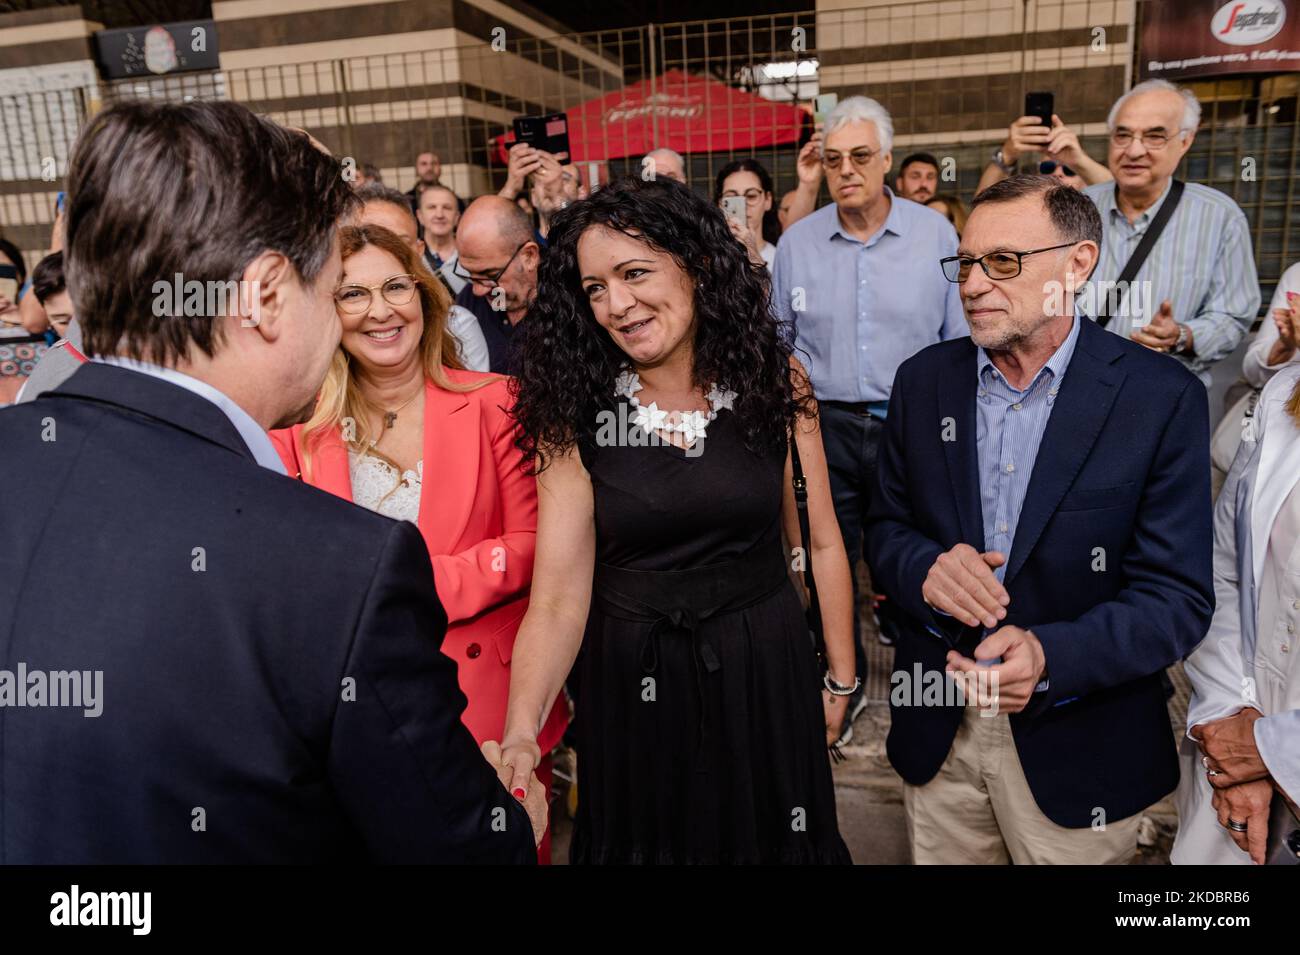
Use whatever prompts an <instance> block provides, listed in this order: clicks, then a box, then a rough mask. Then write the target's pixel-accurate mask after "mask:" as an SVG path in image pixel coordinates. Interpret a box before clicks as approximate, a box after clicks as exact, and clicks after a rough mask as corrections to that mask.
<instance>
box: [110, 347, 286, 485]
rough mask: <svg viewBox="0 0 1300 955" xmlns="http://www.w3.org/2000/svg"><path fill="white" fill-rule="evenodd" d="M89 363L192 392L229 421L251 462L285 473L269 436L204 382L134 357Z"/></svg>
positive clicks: (282, 463) (244, 413) (226, 398)
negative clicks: (118, 369)
mask: <svg viewBox="0 0 1300 955" xmlns="http://www.w3.org/2000/svg"><path fill="white" fill-rule="evenodd" d="M91 361H97V362H100V363H101V364H104V365H115V366H116V367H118V368H126V369H128V370H130V371H138V372H139V373H140V374H142V375H149V376H151V377H153V378H161V379H162V380H163V381H169V382H171V383H172V384H173V385H177V386H179V387H181V388H184V389H185V390H186V391H190V392H193V393H194V394H196V395H198V396H199V397H200V398H206V399H207V400H208V401H211V402H212V403H213V404H214V405H216V406H217V407H218V408H220V409H221V412H222V414H224V415H225V416H226V417H227V418H229V419H230V423H231V424H232V425H234V426H235V430H236V431H238V432H239V436H240V437H241V438H243V439H244V444H246V445H247V446H248V450H249V451H251V452H252V453H253V459H254V460H255V461H257V463H258V464H260V465H261V466H262V467H264V468H266V469H267V470H269V471H275V472H276V473H277V474H285V473H287V472H286V471H285V469H284V462H283V461H281V460H280V455H279V454H277V453H276V450H275V445H274V444H272V443H271V438H270V436H269V435H267V433H266V432H265V431H263V430H262V426H261V425H259V424H258V423H257V422H256V421H254V420H253V419H252V418H251V417H250V416H249V414H248V412H247V411H245V410H244V409H243V408H241V407H239V405H237V404H235V403H234V402H233V401H231V400H230V398H229V397H228V396H227V395H225V394H224V393H223V392H221V391H218V390H217V389H216V388H213V387H212V386H211V385H209V384H208V383H207V382H205V381H199V379H197V378H193V377H191V376H190V375H187V374H185V373H183V372H179V371H177V370H176V369H175V368H165V367H163V366H162V365H155V364H152V363H150V362H146V361H137V360H135V359H134V358H122V357H120V356H118V355H105V356H97V357H95V358H92V359H91Z"/></svg>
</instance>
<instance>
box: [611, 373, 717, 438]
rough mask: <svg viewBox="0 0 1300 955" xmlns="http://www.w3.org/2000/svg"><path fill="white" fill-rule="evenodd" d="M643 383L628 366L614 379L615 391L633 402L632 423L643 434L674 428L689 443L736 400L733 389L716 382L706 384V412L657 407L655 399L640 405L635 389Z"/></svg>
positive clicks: (701, 434)
mask: <svg viewBox="0 0 1300 955" xmlns="http://www.w3.org/2000/svg"><path fill="white" fill-rule="evenodd" d="M643 387H645V386H644V385H642V384H641V377H640V376H639V375H638V374H637V373H636V372H635V371H633V370H632V369H631V368H624V369H623V371H622V372H621V373H620V374H619V376H618V378H617V379H615V381H614V394H615V395H616V396H618V395H622V396H623V397H625V398H627V400H628V403H629V404H631V405H632V409H633V411H634V412H635V414H634V415H633V417H632V423H633V424H634V425H637V426H638V427H640V428H642V429H644V430H645V432H646V434H650V433H652V432H655V431H676V432H678V433H680V434H681V436H682V437H683V438H684V439H685V440H686V443H687V444H688V445H689V444H694V443H695V440H696V439H697V438H702V437H704V433H705V431H707V430H708V427H709V422H710V421H712V420H713V419H714V418H716V417H717V416H718V412H719V411H721V410H722V409H723V408H726V409H727V410H728V411H734V410H735V408H733V407H732V403H733V402H734V401H735V400H736V393H735V392H734V391H723V390H722V389H721V388H719V387H718V386H717V385H716V384H715V385H710V386H709V393H708V395H707V398H708V399H709V413H708V414H704V413H703V412H700V411H660V410H659V405H658V403H657V402H654V401H652V402H650V404H649V405H645V406H642V404H641V402H640V401H638V400H637V397H636V393H637V392H638V391H640V390H641V389H642V388H643Z"/></svg>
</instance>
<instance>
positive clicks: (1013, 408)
mask: <svg viewBox="0 0 1300 955" xmlns="http://www.w3.org/2000/svg"><path fill="white" fill-rule="evenodd" d="M1079 322H1080V318H1079V316H1077V315H1076V316H1075V319H1074V324H1073V325H1072V326H1071V328H1070V334H1069V335H1067V336H1066V338H1065V341H1063V342H1061V345H1060V347H1059V348H1057V349H1056V351H1055V353H1053V355H1052V357H1051V358H1049V359H1048V361H1047V364H1045V365H1044V366H1043V367H1042V368H1040V369H1039V371H1038V374H1036V375H1035V376H1034V380H1033V381H1031V382H1030V383H1029V384H1028V386H1026V387H1025V389H1024V390H1023V391H1017V390H1016V389H1015V388H1013V387H1012V386H1011V383H1010V382H1009V381H1007V379H1006V378H1004V377H1003V375H1002V372H1000V371H998V370H997V368H995V367H994V365H993V362H992V360H991V359H990V358H989V355H988V352H986V351H985V350H984V349H983V348H980V349H979V350H978V351H977V352H976V357H975V367H976V369H977V370H978V391H977V392H976V401H975V447H976V450H977V454H978V460H979V478H980V511H981V512H982V514H983V518H984V550H986V551H988V550H995V551H999V552H1000V553H1002V554H1003V555H1005V556H1006V558H1007V561H1006V563H1003V565H1002V566H1001V567H999V568H997V569H996V570H995V571H994V574H996V576H997V578H998V580H1001V579H1002V576H1003V574H1005V573H1006V570H1007V565H1008V564H1009V563H1010V561H1011V542H1012V541H1013V540H1015V538H1016V525H1017V524H1019V523H1020V509H1021V508H1022V507H1023V506H1024V503H1025V492H1026V491H1027V490H1028V489H1029V477H1030V475H1031V474H1032V473H1033V471H1034V460H1035V459H1036V458H1037V457H1038V446H1039V445H1040V444H1041V443H1042V441H1043V432H1044V431H1046V430H1047V419H1048V418H1050V417H1051V414H1052V405H1053V404H1054V403H1055V402H1056V393H1057V391H1058V390H1059V389H1060V387H1061V382H1062V380H1063V379H1064V378H1065V370H1066V368H1067V367H1068V366H1069V364H1070V359H1071V358H1072V357H1073V355H1074V346H1075V343H1076V342H1078V340H1079Z"/></svg>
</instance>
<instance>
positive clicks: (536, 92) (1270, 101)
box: [0, 0, 1300, 302]
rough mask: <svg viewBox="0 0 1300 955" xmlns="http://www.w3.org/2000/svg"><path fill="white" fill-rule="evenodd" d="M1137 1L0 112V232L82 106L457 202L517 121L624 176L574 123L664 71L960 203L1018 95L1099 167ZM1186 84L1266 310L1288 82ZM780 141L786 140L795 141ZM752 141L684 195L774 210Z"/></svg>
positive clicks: (37, 230)
mask: <svg viewBox="0 0 1300 955" xmlns="http://www.w3.org/2000/svg"><path fill="white" fill-rule="evenodd" d="M864 2H868V3H870V0H864ZM1142 6H1143V4H1141V3H1139V4H1138V5H1137V7H1136V11H1135V8H1134V5H1133V4H1132V3H1129V2H1125V0H932V2H920V3H876V4H874V5H871V6H868V7H866V8H863V9H855V10H836V11H828V10H822V11H804V12H799V13H786V14H773V15H764V16H753V17H745V18H737V19H725V20H700V21H691V22H683V23H668V24H647V25H645V26H641V27H636V28H629V29H622V30H608V31H600V32H591V33H583V34H571V35H565V36H555V37H547V38H540V39H531V38H530V39H524V40H520V41H516V42H512V43H509V44H507V45H506V46H505V47H504V48H501V47H494V46H493V45H492V44H490V43H487V42H484V43H482V44H477V45H473V46H462V47H456V48H448V49H438V50H425V51H419V52H413V53H400V54H388V55H384V56H366V57H347V58H341V59H335V60H328V61H322V62H313V63H291V64H284V65H275V66H262V67H256V68H246V69H229V70H222V71H216V72H212V73H203V74H188V75H177V76H167V77H158V78H152V79H148V80H128V81H122V82H119V83H115V84H106V85H105V84H101V85H100V86H98V87H97V88H91V89H79V90H71V91H65V92H60V93H52V94H31V95H26V96H19V97H0V137H2V138H0V226H3V227H4V228H5V231H6V232H7V233H8V234H9V235H10V237H11V238H16V239H17V240H18V242H19V244H20V246H22V247H23V248H24V249H25V250H29V251H30V252H31V253H32V254H33V255H35V254H39V250H40V249H42V248H43V247H44V246H45V244H46V242H47V241H48V235H49V223H50V221H51V220H52V216H53V201H54V196H55V193H56V192H57V190H58V188H59V185H58V179H59V178H60V177H61V176H62V174H63V172H64V168H65V163H66V158H67V153H68V149H69V147H70V144H71V142H72V141H73V139H74V137H75V134H76V131H77V129H78V128H79V127H80V125H81V123H82V122H83V121H84V119H85V117H86V116H87V115H88V114H90V113H93V112H94V110H96V109H98V108H99V107H100V106H101V105H102V104H106V103H111V102H114V101H117V100H120V99H124V98H132V97H143V98H159V99H168V100H182V99H189V98H229V99H234V100H237V101H239V102H243V103H246V104H247V105H249V106H250V107H251V108H252V109H254V110H256V111H257V112H259V113H262V114H264V115H267V116H269V117H271V118H273V119H275V120H277V121H279V122H282V123H285V124H288V125H293V126H299V127H302V128H305V129H307V130H309V131H310V132H312V134H313V135H315V136H317V137H318V138H319V139H321V140H322V141H323V142H324V143H325V144H326V145H327V146H329V147H330V149H332V150H334V151H336V152H337V153H338V154H340V155H344V156H351V157H354V158H355V160H356V161H357V162H358V163H361V162H369V163H374V164H375V165H377V166H379V167H380V169H381V170H382V172H383V174H384V178H385V180H386V181H387V182H389V183H390V184H394V185H397V186H398V187H399V188H406V187H407V186H409V185H411V184H412V183H413V181H414V178H415V173H414V168H413V163H414V158H415V156H416V154H417V153H419V152H421V151H423V150H427V149H433V150H436V151H438V152H439V153H440V156H441V159H442V162H443V164H444V169H445V173H444V179H446V180H448V181H449V182H450V184H451V185H452V186H453V188H455V189H457V191H459V192H461V194H463V195H467V196H468V195H475V194H479V193H483V192H488V191H491V190H494V189H495V188H497V187H498V186H499V185H500V183H501V182H502V181H503V179H504V175H505V170H504V167H503V165H502V162H501V153H500V151H499V148H498V145H497V137H499V136H500V135H501V134H502V133H504V132H505V131H506V130H508V129H509V128H510V122H511V120H512V118H513V117H514V116H517V115H521V114H525V113H527V114H537V113H541V112H550V111H561V110H563V111H569V112H571V113H573V114H575V115H579V114H580V115H582V116H583V119H582V121H581V122H580V123H579V124H578V128H577V129H576V130H575V131H576V132H577V133H579V134H581V136H582V138H583V140H584V141H585V142H586V143H587V144H588V145H589V146H590V148H591V150H592V155H593V157H594V158H595V159H598V160H602V161H603V165H604V166H605V167H607V170H606V171H607V172H608V174H612V175H617V174H620V173H623V172H627V171H632V170H634V169H635V168H637V164H638V162H639V158H640V157H639V155H634V154H629V152H628V149H627V145H628V144H627V143H626V142H623V141H620V136H621V135H624V133H623V132H622V131H621V130H620V128H619V126H618V124H616V123H611V122H607V121H606V117H607V116H608V113H605V114H604V115H600V114H596V115H592V114H591V113H590V111H584V110H582V107H583V105H584V104H588V103H590V102H591V101H593V100H597V99H599V98H601V97H605V96H609V95H610V94H619V93H622V92H624V91H627V90H629V89H632V88H634V87H637V86H638V84H648V85H649V88H650V89H651V91H652V94H653V95H654V96H655V97H656V99H655V111H657V110H659V109H665V110H670V109H671V103H668V104H667V105H665V102H664V101H666V100H669V99H671V97H669V96H667V94H666V93H665V92H664V91H663V90H662V89H659V88H658V87H657V85H656V84H659V83H663V82H665V80H664V78H665V77H666V76H671V75H673V74H674V73H683V74H687V75H690V76H694V77H705V78H709V79H711V80H713V81H715V82H716V83H717V84H718V86H717V87H710V88H711V89H719V88H723V89H728V90H733V91H740V92H743V93H750V94H754V95H756V96H760V97H762V98H763V99H765V100H770V101H773V102H778V103H780V102H784V103H792V104H796V105H804V106H808V105H809V101H810V100H811V98H812V97H813V96H814V95H816V94H817V93H818V92H824V91H828V90H829V91H835V92H838V93H839V94H840V95H841V96H843V95H847V94H849V93H854V92H863V93H866V94H867V95H871V96H874V97H875V98H877V99H879V100H880V101H881V102H882V103H883V104H884V105H885V106H886V107H887V108H888V109H889V110H890V111H891V114H892V115H893V118H894V123H895V130H896V136H895V150H894V151H895V157H896V159H901V157H902V156H903V155H905V154H906V153H907V152H909V151H911V150H912V149H913V148H916V149H921V148H923V149H925V150H926V151H928V152H931V153H934V154H936V155H938V156H940V157H942V158H944V159H951V163H950V164H949V165H948V170H947V171H948V175H949V177H950V178H949V181H947V182H945V183H943V185H942V191H945V192H953V193H956V194H958V195H959V196H960V197H961V198H962V199H963V200H966V201H969V199H970V198H971V196H972V193H973V191H974V188H975V184H976V182H977V181H978V179H979V175H980V172H981V170H982V169H983V167H984V165H985V164H986V163H987V161H988V157H989V154H990V153H991V151H992V149H993V148H994V146H995V145H996V144H997V143H1000V142H1001V140H1002V138H1003V137H1004V135H1005V126H1006V124H1007V123H1008V122H1010V120H1012V119H1013V118H1015V117H1016V116H1018V115H1019V114H1020V112H1021V103H1022V101H1023V95H1024V93H1025V92H1026V91H1027V90H1036V89H1045V90H1052V91H1054V92H1055V94H1056V104H1057V112H1058V113H1060V115H1061V116H1062V117H1063V119H1064V120H1065V121H1066V122H1067V123H1069V124H1070V125H1071V126H1073V127H1075V128H1076V129H1078V130H1079V131H1080V132H1081V139H1082V141H1083V143H1084V145H1085V147H1086V148H1087V149H1088V150H1089V151H1090V152H1091V154H1092V155H1093V156H1095V157H1097V158H1099V159H1100V158H1103V157H1104V155H1105V146H1106V143H1105V135H1104V121H1105V115H1106V111H1107V110H1108V108H1109V106H1110V103H1111V102H1112V101H1113V99H1114V98H1115V96H1116V95H1118V93H1119V92H1121V91H1122V90H1123V89H1125V88H1126V87H1127V86H1128V85H1130V84H1131V79H1132V76H1133V74H1134V66H1135V63H1136V62H1137V53H1136V50H1135V46H1136V44H1135V42H1134V40H1135V31H1136V30H1137V29H1139V28H1140V23H1141V8H1142ZM1099 28H1100V30H1101V34H1100V38H1099V34H1098V29H1099ZM1099 39H1100V42H1099ZM1192 85H1193V88H1194V89H1195V91H1196V93H1197V95H1198V97H1199V98H1200V99H1201V101H1202V103H1203V104H1204V107H1205V114H1204V121H1203V124H1202V129H1201V132H1200V134H1199V136H1198V137H1197V140H1196V143H1195V145H1194V146H1193V148H1192V150H1191V152H1190V153H1189V155H1188V157H1187V159H1186V160H1185V162H1184V165H1183V169H1182V175H1183V176H1184V177H1185V178H1187V179H1189V180H1190V181H1194V182H1204V183H1207V184H1210V185H1212V186H1214V187H1215V188H1218V189H1221V190H1223V191H1224V192H1226V193H1228V194H1229V195H1231V196H1232V197H1233V198H1234V199H1235V200H1236V201H1237V202H1238V203H1239V204H1240V205H1241V206H1242V208H1243V209H1244V210H1245V212H1246V215H1247V217H1248V218H1249V220H1250V223H1251V228H1252V238H1253V240H1254V248H1255V255H1256V258H1257V260H1258V264H1259V269H1260V276H1261V280H1262V282H1263V285H1264V291H1265V302H1267V301H1268V296H1269V295H1270V294H1271V292H1272V287H1273V285H1274V284H1275V282H1276V280H1277V278H1278V276H1279V275H1280V273H1281V272H1282V271H1283V270H1284V269H1285V268H1286V266H1287V265H1288V264H1289V263H1290V262H1291V261H1292V260H1293V259H1296V258H1300V241H1298V240H1297V239H1296V237H1295V236H1294V234H1293V227H1292V222H1294V221H1296V220H1297V215H1296V213H1297V212H1300V210H1298V209H1297V196H1296V193H1295V182H1296V178H1297V175H1298V174H1300V125H1298V124H1297V121H1296V119H1297V117H1296V112H1297V110H1296V103H1297V92H1298V89H1297V75H1296V74H1290V75H1283V76H1280V77H1260V78H1249V79H1230V80H1222V81H1215V82H1208V83H1198V84H1192ZM704 108H705V109H706V110H708V109H709V108H710V104H709V103H708V102H706V103H704ZM655 115H657V112H655ZM711 121H712V122H713V123H714V125H715V126H716V127H718V128H719V129H724V130H725V129H727V128H728V125H727V124H728V114H727V112H726V111H720V112H717V113H716V115H713V114H711ZM668 128H669V124H668V123H667V122H665V123H663V124H660V123H658V121H656V123H655V125H654V131H653V133H652V140H657V141H658V142H664V141H665V137H666V135H667V131H668ZM801 133H802V135H803V136H805V137H806V135H807V134H808V127H807V126H805V127H804V128H803V129H802V131H801ZM754 138H755V137H733V139H732V140H731V141H729V142H726V143H725V144H724V148H712V151H710V147H709V146H708V145H706V144H704V143H690V144H688V147H689V148H688V149H686V150H683V151H685V152H687V153H688V155H687V162H688V167H689V168H688V174H689V177H690V179H691V182H692V184H693V185H694V186H695V187H696V188H698V189H701V190H709V189H711V187H712V180H713V176H714V175H715V174H716V172H717V170H718V169H719V168H720V167H721V166H722V165H723V164H725V163H726V162H729V161H730V160H732V159H734V158H738V157H740V156H753V157H755V158H757V159H759V160H760V161H761V162H762V163H763V164H764V165H765V166H766V167H767V168H768V169H769V171H770V172H771V173H772V176H773V179H774V181H775V188H776V191H777V192H778V194H779V193H781V192H784V191H785V190H788V189H790V188H793V186H794V185H795V182H796V179H795V163H794V159H795V155H796V153H797V150H798V147H799V141H798V140H796V141H791V142H773V139H774V138H779V137H773V136H765V137H758V138H760V139H764V140H766V141H767V143H768V144H767V145H763V146H755V145H753V139H754ZM714 146H715V147H716V144H714Z"/></svg>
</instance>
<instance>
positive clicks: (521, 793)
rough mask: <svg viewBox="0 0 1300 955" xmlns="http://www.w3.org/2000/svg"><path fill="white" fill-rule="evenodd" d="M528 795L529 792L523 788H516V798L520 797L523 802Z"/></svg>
mask: <svg viewBox="0 0 1300 955" xmlns="http://www.w3.org/2000/svg"><path fill="white" fill-rule="evenodd" d="M526 795H528V794H527V793H526V792H524V791H523V790H522V789H516V790H515V791H514V797H515V798H516V799H518V800H519V801H520V802H523V801H524V797H525V796H526Z"/></svg>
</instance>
